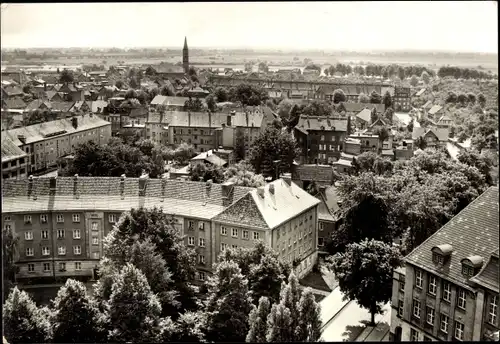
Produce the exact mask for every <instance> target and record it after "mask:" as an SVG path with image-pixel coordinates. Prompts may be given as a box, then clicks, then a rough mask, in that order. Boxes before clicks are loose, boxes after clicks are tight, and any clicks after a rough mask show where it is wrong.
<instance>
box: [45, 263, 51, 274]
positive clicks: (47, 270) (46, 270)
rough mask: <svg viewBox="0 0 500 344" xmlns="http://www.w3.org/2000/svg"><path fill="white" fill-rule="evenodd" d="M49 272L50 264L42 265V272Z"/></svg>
mask: <svg viewBox="0 0 500 344" xmlns="http://www.w3.org/2000/svg"><path fill="white" fill-rule="evenodd" d="M47 266H48V267H49V268H48V269H46V268H45V267H47ZM50 271H51V268H50V263H43V272H50Z"/></svg>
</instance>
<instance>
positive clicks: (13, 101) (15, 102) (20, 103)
mask: <svg viewBox="0 0 500 344" xmlns="http://www.w3.org/2000/svg"><path fill="white" fill-rule="evenodd" d="M4 101H5V105H6V106H7V109H24V108H26V103H25V102H24V100H22V99H21V98H19V97H14V98H8V99H5V100H4Z"/></svg>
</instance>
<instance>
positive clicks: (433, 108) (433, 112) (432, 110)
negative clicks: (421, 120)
mask: <svg viewBox="0 0 500 344" xmlns="http://www.w3.org/2000/svg"><path fill="white" fill-rule="evenodd" d="M442 108H443V107H442V106H441V105H434V106H433V107H432V108H431V109H430V110H429V113H430V114H431V115H434V114H436V113H438V112H439V111H441V109H442Z"/></svg>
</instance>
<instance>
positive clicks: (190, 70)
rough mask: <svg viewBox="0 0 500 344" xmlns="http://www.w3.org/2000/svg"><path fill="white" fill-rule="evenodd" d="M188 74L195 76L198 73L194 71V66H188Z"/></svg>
mask: <svg viewBox="0 0 500 344" xmlns="http://www.w3.org/2000/svg"><path fill="white" fill-rule="evenodd" d="M188 75H189V76H197V75H198V73H197V72H196V69H195V68H194V67H189V70H188Z"/></svg>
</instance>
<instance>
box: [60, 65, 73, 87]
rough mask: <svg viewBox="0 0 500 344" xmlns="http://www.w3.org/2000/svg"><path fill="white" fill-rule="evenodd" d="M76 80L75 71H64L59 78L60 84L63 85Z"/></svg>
mask: <svg viewBox="0 0 500 344" xmlns="http://www.w3.org/2000/svg"><path fill="white" fill-rule="evenodd" d="M74 80H75V78H74V75H73V71H71V70H68V69H64V70H63V71H62V72H61V75H60V76H59V82H60V83H61V84H65V83H72V82H73V81H74Z"/></svg>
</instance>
